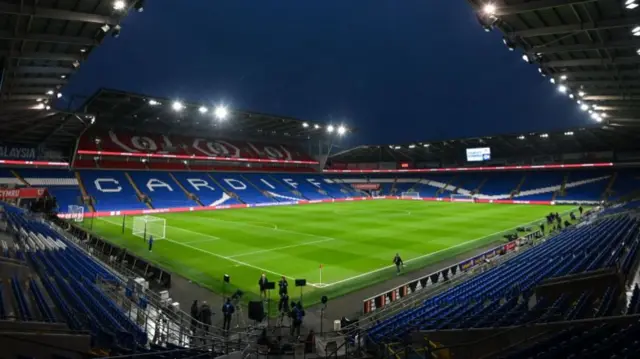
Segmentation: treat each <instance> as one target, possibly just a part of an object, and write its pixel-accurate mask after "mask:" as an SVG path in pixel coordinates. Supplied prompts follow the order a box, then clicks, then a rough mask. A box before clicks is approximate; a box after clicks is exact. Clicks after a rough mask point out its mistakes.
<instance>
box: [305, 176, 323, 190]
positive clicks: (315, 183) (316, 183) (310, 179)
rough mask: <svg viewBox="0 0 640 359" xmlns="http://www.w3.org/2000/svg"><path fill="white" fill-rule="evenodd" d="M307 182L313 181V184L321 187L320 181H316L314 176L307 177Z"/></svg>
mask: <svg viewBox="0 0 640 359" xmlns="http://www.w3.org/2000/svg"><path fill="white" fill-rule="evenodd" d="M307 182H309V183H311V184H312V185H314V186H316V187H318V188H320V183H319V182H317V181H316V180H315V179H313V178H307Z"/></svg>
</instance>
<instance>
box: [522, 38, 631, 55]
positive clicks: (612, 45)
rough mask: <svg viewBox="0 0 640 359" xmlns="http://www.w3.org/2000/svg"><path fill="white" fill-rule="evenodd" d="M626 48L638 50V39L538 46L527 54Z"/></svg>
mask: <svg viewBox="0 0 640 359" xmlns="http://www.w3.org/2000/svg"><path fill="white" fill-rule="evenodd" d="M627 47H633V48H639V47H640V39H633V40H622V41H610V42H605V43H593V44H575V45H558V46H548V47H545V46H540V47H533V48H531V49H530V50H529V51H528V52H531V53H537V54H542V55H546V54H557V53H561V52H577V51H596V50H609V49H622V48H627Z"/></svg>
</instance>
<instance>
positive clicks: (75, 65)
mask: <svg viewBox="0 0 640 359" xmlns="http://www.w3.org/2000/svg"><path fill="white" fill-rule="evenodd" d="M71 66H73V67H74V68H76V69H77V68H78V67H80V61H78V60H76V61H74V62H73V63H72V64H71Z"/></svg>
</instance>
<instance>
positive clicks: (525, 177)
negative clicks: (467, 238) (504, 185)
mask: <svg viewBox="0 0 640 359" xmlns="http://www.w3.org/2000/svg"><path fill="white" fill-rule="evenodd" d="M526 180H527V174H526V173H524V174H523V175H522V178H521V179H520V182H518V186H516V188H515V189H514V190H513V191H511V195H510V196H509V199H513V197H514V196H515V195H517V194H518V193H520V189H521V188H522V186H523V185H524V182H525V181H526Z"/></svg>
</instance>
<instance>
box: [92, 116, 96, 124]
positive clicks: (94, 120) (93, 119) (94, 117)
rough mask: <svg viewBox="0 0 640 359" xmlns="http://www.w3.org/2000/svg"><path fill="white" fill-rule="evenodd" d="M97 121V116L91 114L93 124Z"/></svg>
mask: <svg viewBox="0 0 640 359" xmlns="http://www.w3.org/2000/svg"><path fill="white" fill-rule="evenodd" d="M95 122H96V116H91V124H92V125H93V124H94V123H95Z"/></svg>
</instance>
